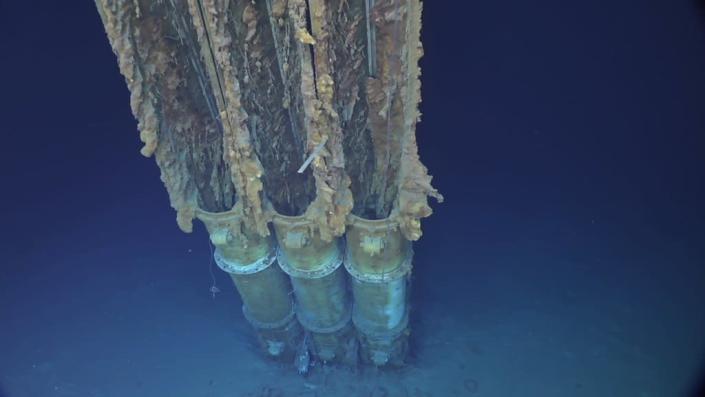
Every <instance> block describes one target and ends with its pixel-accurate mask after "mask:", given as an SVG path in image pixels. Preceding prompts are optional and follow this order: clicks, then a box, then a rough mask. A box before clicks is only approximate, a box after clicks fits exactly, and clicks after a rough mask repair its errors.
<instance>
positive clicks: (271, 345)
mask: <svg viewBox="0 0 705 397" xmlns="http://www.w3.org/2000/svg"><path fill="white" fill-rule="evenodd" d="M198 217H199V219H201V220H202V221H203V222H204V223H205V225H206V227H207V229H208V232H209V233H210V236H211V241H213V243H214V245H215V246H216V249H215V253H214V259H215V262H216V264H217V265H218V267H220V268H221V269H222V270H223V271H225V272H227V273H229V274H230V277H231V278H232V280H233V283H234V284H235V287H236V288H237V291H238V293H239V294H240V297H241V298H242V302H243V308H242V310H243V313H244V315H245V318H246V319H247V320H248V321H249V322H250V323H251V324H252V326H253V327H254V328H255V329H256V331H257V339H258V340H259V342H260V345H261V347H262V349H263V350H264V351H265V352H266V354H267V355H268V356H270V357H273V358H277V359H281V360H293V358H294V356H295V355H296V351H297V348H298V346H299V344H300V342H301V338H302V331H301V327H300V326H299V324H298V322H297V321H296V319H295V317H294V302H293V299H292V297H291V285H290V284H289V280H288V279H287V277H286V275H285V274H284V273H283V272H282V271H281V269H279V267H278V266H276V264H275V263H274V262H275V260H276V246H275V243H274V239H273V238H272V237H271V236H267V237H262V236H260V235H259V234H257V233H248V232H247V231H246V230H245V229H244V228H243V227H242V225H241V224H240V222H239V218H238V215H236V214H234V213H220V214H212V213H202V212H201V213H199V214H198Z"/></svg>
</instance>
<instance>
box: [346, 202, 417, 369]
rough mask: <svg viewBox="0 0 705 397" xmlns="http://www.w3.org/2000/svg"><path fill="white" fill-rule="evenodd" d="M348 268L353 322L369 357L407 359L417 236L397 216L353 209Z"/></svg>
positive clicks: (395, 362)
mask: <svg viewBox="0 0 705 397" xmlns="http://www.w3.org/2000/svg"><path fill="white" fill-rule="evenodd" d="M349 219H350V226H349V228H348V233H347V252H346V257H345V268H346V269H347V271H348V273H350V275H351V276H352V291H353V297H354V299H353V301H354V303H353V317H352V318H353V323H354V324H355V327H356V328H357V330H358V331H359V333H360V343H361V353H362V354H361V356H362V359H363V361H365V362H367V363H371V364H374V365H376V366H384V365H392V366H400V365H403V363H404V359H405V357H406V354H407V351H408V335H409V331H408V321H409V310H408V275H409V274H410V273H411V258H412V249H411V242H410V241H408V240H406V239H405V238H404V237H403V236H402V233H401V231H400V230H399V226H398V224H397V222H396V221H395V220H393V219H391V218H386V219H380V220H367V219H362V218H359V217H357V216H354V215H351V216H350V217H349Z"/></svg>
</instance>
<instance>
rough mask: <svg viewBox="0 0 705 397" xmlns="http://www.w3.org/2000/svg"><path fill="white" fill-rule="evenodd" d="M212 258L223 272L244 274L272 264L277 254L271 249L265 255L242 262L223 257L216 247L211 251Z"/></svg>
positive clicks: (252, 272) (259, 270)
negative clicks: (254, 259) (251, 260)
mask: <svg viewBox="0 0 705 397" xmlns="http://www.w3.org/2000/svg"><path fill="white" fill-rule="evenodd" d="M213 258H214V259H215V263H216V264H217V265H218V267H219V268H220V269H221V270H223V271H224V272H227V273H230V274H238V275H244V274H254V273H258V272H261V271H262V270H264V269H266V268H268V267H269V266H271V265H272V263H274V260H275V259H277V254H276V250H274V249H272V250H271V251H269V252H268V253H267V255H265V256H263V257H261V258H259V259H257V260H256V261H254V262H252V263H247V264H242V263H239V262H235V261H233V260H230V259H225V258H224V257H223V255H222V254H221V253H220V250H219V249H218V248H216V249H215V252H214V253H213Z"/></svg>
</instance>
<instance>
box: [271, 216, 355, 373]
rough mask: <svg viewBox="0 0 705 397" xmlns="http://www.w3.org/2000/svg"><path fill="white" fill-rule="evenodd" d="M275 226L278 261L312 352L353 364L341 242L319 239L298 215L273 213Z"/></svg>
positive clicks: (352, 347) (352, 338)
mask: <svg viewBox="0 0 705 397" xmlns="http://www.w3.org/2000/svg"><path fill="white" fill-rule="evenodd" d="M274 228H275V230H276V232H277V233H276V234H277V239H278V241H279V243H280V244H279V253H278V255H277V259H278V262H279V266H280V267H281V268H282V270H283V271H284V272H285V273H287V274H288V275H289V276H290V277H291V284H292V285H293V287H294V296H295V297H296V303H297V304H296V317H297V318H298V320H299V322H300V323H301V325H302V326H303V327H304V329H306V330H307V331H308V332H309V333H310V334H311V342H312V347H313V353H314V355H315V356H316V357H317V358H318V359H320V360H322V361H324V362H327V361H338V362H344V363H348V364H356V357H355V360H354V361H355V362H354V363H353V362H350V361H351V360H352V358H351V353H350V349H353V350H355V351H356V346H354V343H355V339H354V332H353V329H352V326H351V324H350V316H351V304H350V298H349V296H348V291H347V283H346V276H345V271H344V270H343V267H342V266H341V265H342V263H343V254H342V249H341V248H342V247H341V245H340V243H339V242H338V241H337V240H333V241H323V240H322V239H321V238H320V236H319V235H318V234H317V233H316V232H315V230H314V228H312V227H311V224H310V223H309V222H308V221H306V220H304V219H302V218H301V217H288V216H281V215H277V216H275V217H274Z"/></svg>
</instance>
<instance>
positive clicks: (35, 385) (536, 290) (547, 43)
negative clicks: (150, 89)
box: [0, 0, 705, 397]
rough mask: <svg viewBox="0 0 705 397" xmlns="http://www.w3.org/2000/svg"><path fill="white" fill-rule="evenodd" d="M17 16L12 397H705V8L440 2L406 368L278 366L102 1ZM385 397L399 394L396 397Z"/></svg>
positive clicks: (5, 315) (6, 194) (6, 303)
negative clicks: (186, 203)
mask: <svg viewBox="0 0 705 397" xmlns="http://www.w3.org/2000/svg"><path fill="white" fill-rule="evenodd" d="M43 3H46V4H42V5H41V7H40V6H38V5H35V4H29V3H21V2H18V3H16V4H10V3H9V2H1V3H0V54H2V55H1V58H0V72H1V73H2V76H3V83H2V88H0V99H1V100H2V106H0V109H1V110H0V114H1V115H2V119H1V122H2V124H1V125H2V129H1V131H2V138H3V142H2V144H3V145H2V151H3V152H2V156H0V170H1V171H0V173H1V174H2V190H1V191H2V197H3V198H2V208H3V211H2V219H3V227H2V230H3V233H2V238H0V247H1V248H2V254H3V260H2V261H0V264H1V266H2V267H1V268H0V396H2V397H24V396H47V397H49V396H60V397H78V396H81V397H110V396H185V397H186V396H189V397H190V396H210V397H216V396H223V397H229V396H316V395H317V396H383V395H387V396H402V397H405V396H413V397H424V396H498V397H509V396H522V397H524V396H539V397H546V396H560V397H562V396H636V397H660V396H664V397H671V396H686V395H694V394H696V393H697V392H696V387H697V386H696V384H697V381H698V374H699V373H701V371H702V370H703V369H705V360H704V359H705V310H703V306H704V304H705V206H704V205H703V203H704V202H705V111H704V110H705V32H704V29H703V20H702V19H700V18H699V15H698V13H697V11H696V4H695V3H689V2H685V1H655V0H653V1H636V0H615V1H611V2H602V1H593V2H582V3H571V2H559V1H553V0H539V1H534V2H524V1H516V0H510V1H508V2H494V3H493V2H489V3H487V2H463V5H462V6H461V5H452V4H451V3H447V4H446V2H432V1H428V2H427V4H426V6H425V13H424V34H423V37H424V43H425V50H426V57H425V58H424V59H423V61H422V66H423V73H424V74H423V83H424V85H423V93H424V102H423V112H424V118H423V122H422V123H421V124H420V125H419V128H418V139H419V143H420V148H421V155H422V159H423V160H424V162H425V163H426V164H427V165H428V167H429V169H430V170H431V173H432V174H434V175H435V179H434V182H435V184H436V187H438V188H439V190H441V192H442V193H443V194H444V195H445V197H446V203H444V204H442V205H437V206H435V208H436V213H435V214H434V215H433V216H432V217H431V218H429V219H428V220H426V221H425V222H424V232H425V234H424V237H423V238H422V240H421V241H420V242H418V243H417V244H416V246H415V248H416V255H415V268H414V280H413V282H414V284H413V300H412V303H413V308H414V309H413V310H414V317H413V323H412V325H413V342H414V351H413V356H412V360H411V364H410V366H409V368H407V369H405V370H403V371H401V372H382V373H377V372H374V371H362V372H361V373H358V374H353V373H350V372H347V371H339V370H335V369H328V368H319V369H317V370H316V371H315V372H314V374H312V375H311V377H309V378H307V379H303V378H300V377H299V376H298V375H296V374H295V371H294V370H293V369H292V368H287V367H281V366H275V365H272V364H269V363H267V362H266V361H264V360H263V359H262V358H261V356H260V354H259V352H258V351H257V349H256V348H255V347H254V346H255V344H254V343H255V342H254V339H253V337H252V335H251V333H250V330H249V326H248V325H247V323H246V321H245V320H244V319H243V317H242V314H241V312H240V306H241V303H240V301H239V298H238V297H237V295H236V293H235V291H234V289H233V288H232V287H231V285H230V284H229V280H228V279H227V277H226V276H225V275H224V274H223V273H220V272H217V273H216V283H217V285H218V286H219V288H220V289H221V290H222V292H221V293H220V294H218V295H217V296H216V297H215V299H213V298H212V296H211V294H210V292H209V287H210V286H211V277H210V275H209V269H208V264H209V250H208V245H207V237H206V234H205V231H204V230H203V229H202V228H201V227H200V226H199V227H198V228H197V229H196V231H195V233H194V234H193V235H185V234H183V233H181V232H180V231H179V230H178V229H177V227H176V223H175V219H174V218H175V214H174V213H173V211H172V210H171V209H170V208H169V206H168V198H167V195H166V192H165V191H164V189H163V187H162V186H161V184H160V182H159V173H158V169H157V167H156V165H155V164H154V162H153V160H151V159H144V158H143V157H141V156H140V155H139V147H140V143H139V140H138V134H137V131H136V123H135V121H134V120H133V118H132V116H131V114H130V111H129V104H128V92H127V89H126V87H125V84H124V82H123V80H122V77H121V76H120V75H119V73H118V70H117V66H116V62H115V57H114V56H113V54H112V52H111V50H110V47H109V45H108V42H107V39H106V37H105V35H104V33H103V32H102V26H101V25H100V21H99V18H98V16H97V13H96V12H95V9H94V7H93V4H92V3H91V2H84V3H81V2H70V4H69V2H43ZM385 393H386V394H385Z"/></svg>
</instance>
